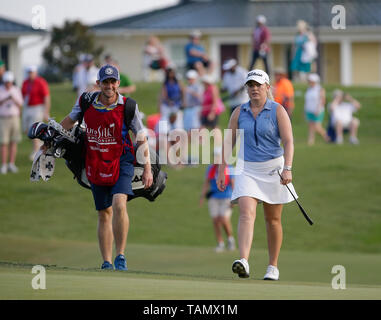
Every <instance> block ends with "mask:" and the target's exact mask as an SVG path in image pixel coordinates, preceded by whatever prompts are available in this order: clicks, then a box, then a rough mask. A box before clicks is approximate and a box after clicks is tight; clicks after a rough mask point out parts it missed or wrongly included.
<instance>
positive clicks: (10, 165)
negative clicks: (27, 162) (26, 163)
mask: <svg viewBox="0 0 381 320" xmlns="http://www.w3.org/2000/svg"><path fill="white" fill-rule="evenodd" d="M8 170H9V172H12V173H17V172H19V168H17V167H16V166H15V164H14V163H9V164H8Z"/></svg>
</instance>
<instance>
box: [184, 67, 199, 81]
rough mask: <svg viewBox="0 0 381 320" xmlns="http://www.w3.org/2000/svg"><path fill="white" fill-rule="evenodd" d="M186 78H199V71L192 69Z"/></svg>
mask: <svg viewBox="0 0 381 320" xmlns="http://www.w3.org/2000/svg"><path fill="white" fill-rule="evenodd" d="M185 76H186V78H187V79H197V78H198V73H197V71H195V70H193V69H191V70H189V71H188V72H187V73H186V75H185Z"/></svg>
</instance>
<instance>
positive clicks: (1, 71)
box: [0, 60, 5, 85]
mask: <svg viewBox="0 0 381 320" xmlns="http://www.w3.org/2000/svg"><path fill="white" fill-rule="evenodd" d="M4 72H5V64H4V61H3V60H0V85H2V84H3V83H4V81H3V75H4Z"/></svg>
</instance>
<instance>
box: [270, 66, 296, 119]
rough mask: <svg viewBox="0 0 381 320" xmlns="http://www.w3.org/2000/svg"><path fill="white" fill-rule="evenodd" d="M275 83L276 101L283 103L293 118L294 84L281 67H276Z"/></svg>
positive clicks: (274, 93)
mask: <svg viewBox="0 0 381 320" xmlns="http://www.w3.org/2000/svg"><path fill="white" fill-rule="evenodd" d="M274 75H275V85H274V89H273V95H274V101H275V102H278V103H279V104H281V105H282V106H283V107H284V108H285V109H286V111H287V114H288V116H289V117H290V119H291V116H292V112H293V111H294V107H295V104H294V86H293V85H292V82H291V81H290V80H289V79H288V78H287V74H286V71H285V70H284V69H283V68H281V67H278V68H275V70H274Z"/></svg>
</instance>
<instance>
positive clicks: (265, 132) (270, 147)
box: [238, 99, 284, 162]
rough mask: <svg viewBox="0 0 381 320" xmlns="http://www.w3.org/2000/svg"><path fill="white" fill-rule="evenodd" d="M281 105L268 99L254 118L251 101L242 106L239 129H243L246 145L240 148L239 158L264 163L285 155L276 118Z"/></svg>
mask: <svg viewBox="0 0 381 320" xmlns="http://www.w3.org/2000/svg"><path fill="white" fill-rule="evenodd" d="M279 106H280V105H279V104H278V103H276V102H274V101H272V100H269V99H267V101H266V103H265V105H264V107H263V109H262V111H261V112H260V113H259V114H258V115H257V118H256V119H255V118H254V115H253V113H252V111H251V108H250V101H249V102H247V103H245V104H243V105H242V106H241V111H240V114H239V117H238V129H243V132H244V144H243V145H242V143H241V146H240V150H239V154H238V157H239V158H240V159H243V160H244V161H250V162H264V161H268V160H271V159H275V158H278V157H280V156H282V155H283V152H284V150H283V148H282V147H281V145H280V144H281V139H280V133H279V127H278V121H277V117H276V110H277V108H278V107H279ZM241 141H242V140H241Z"/></svg>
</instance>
